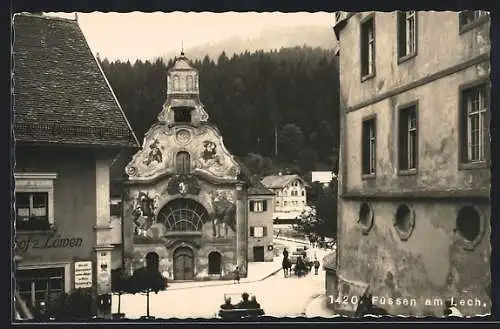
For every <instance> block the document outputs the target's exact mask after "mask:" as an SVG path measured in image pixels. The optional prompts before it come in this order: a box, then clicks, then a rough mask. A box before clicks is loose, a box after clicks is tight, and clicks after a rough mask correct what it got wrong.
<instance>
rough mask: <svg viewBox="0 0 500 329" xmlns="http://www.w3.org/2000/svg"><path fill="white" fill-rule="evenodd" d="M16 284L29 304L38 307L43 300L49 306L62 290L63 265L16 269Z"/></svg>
mask: <svg viewBox="0 0 500 329" xmlns="http://www.w3.org/2000/svg"><path fill="white" fill-rule="evenodd" d="M16 286H17V289H18V291H19V294H20V295H21V297H22V298H23V300H24V301H25V302H26V303H28V304H29V305H30V306H32V307H38V306H39V304H40V302H41V301H44V302H45V303H46V305H47V306H48V307H49V306H50V303H51V302H53V301H54V300H55V299H56V298H57V297H59V296H60V295H61V294H62V293H63V292H64V267H54V268H44V269H36V270H17V271H16Z"/></svg>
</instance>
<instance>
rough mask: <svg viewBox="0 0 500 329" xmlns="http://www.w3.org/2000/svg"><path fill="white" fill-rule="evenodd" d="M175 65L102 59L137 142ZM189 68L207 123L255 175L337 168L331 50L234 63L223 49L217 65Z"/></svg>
mask: <svg viewBox="0 0 500 329" xmlns="http://www.w3.org/2000/svg"><path fill="white" fill-rule="evenodd" d="M172 62H173V60H170V61H169V62H168V63H164V62H163V61H162V60H160V59H159V60H157V61H156V62H149V61H146V62H142V61H137V62H135V63H129V62H119V61H117V62H111V63H110V62H109V61H107V60H106V59H104V60H102V61H101V65H102V67H103V70H104V72H105V74H106V76H107V77H108V79H109V81H110V84H111V85H112V87H113V89H114V91H115V93H116V96H117V98H118V99H119V101H120V103H121V105H122V107H123V109H124V111H125V113H126V115H127V117H128V119H129V120H130V122H131V125H132V127H133V129H134V131H135V132H136V134H137V137H138V139H139V141H141V142H142V139H143V137H144V133H145V132H146V131H147V130H148V129H149V127H150V126H151V125H152V124H153V123H154V122H155V120H156V116H157V115H158V113H159V112H160V111H161V109H162V105H163V102H164V101H165V97H166V72H167V67H169V66H170V65H171V64H172ZM193 65H194V66H195V67H196V68H197V69H198V70H199V72H200V84H199V85H200V97H201V101H202V102H203V104H204V105H205V109H206V111H207V113H208V114H209V116H210V118H209V121H211V122H212V123H214V124H216V125H217V126H218V128H219V129H220V131H221V133H222V135H223V138H224V142H225V144H226V146H227V148H228V149H229V150H230V151H231V152H232V153H233V154H234V155H236V156H238V157H239V158H240V159H243V160H244V161H245V163H246V164H247V165H248V167H249V169H250V170H251V171H252V172H254V173H260V174H268V173H270V172H272V171H275V170H277V168H278V169H280V170H283V169H284V168H288V169H289V170H291V171H295V172H301V173H305V172H307V171H309V170H313V169H315V165H316V163H318V162H320V163H323V166H325V167H327V168H330V169H334V170H336V168H337V164H336V162H337V149H338V127H339V125H338V120H339V119H338V115H339V111H338V110H339V109H338V104H339V100H338V97H339V94H338V90H339V86H338V69H337V65H336V62H335V58H334V56H333V51H331V50H324V49H320V48H314V49H313V48H310V47H295V48H282V49H280V50H274V51H271V52H264V51H256V52H252V53H250V52H245V53H243V54H240V55H234V56H232V57H231V58H228V57H227V56H226V54H225V53H224V52H222V53H221V54H220V56H219V57H218V59H217V60H216V61H213V60H211V59H210V58H209V57H208V56H206V57H205V58H204V59H203V60H202V61H199V60H196V61H194V62H193ZM275 132H277V136H278V138H277V140H278V143H277V144H278V145H277V146H278V147H277V151H278V156H276V154H275V151H276V150H275Z"/></svg>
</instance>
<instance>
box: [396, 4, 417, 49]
mask: <svg viewBox="0 0 500 329" xmlns="http://www.w3.org/2000/svg"><path fill="white" fill-rule="evenodd" d="M397 15H398V59H401V58H404V57H409V56H412V55H415V54H416V51H417V14H416V12H415V11H414V10H412V11H399V12H398V14H397Z"/></svg>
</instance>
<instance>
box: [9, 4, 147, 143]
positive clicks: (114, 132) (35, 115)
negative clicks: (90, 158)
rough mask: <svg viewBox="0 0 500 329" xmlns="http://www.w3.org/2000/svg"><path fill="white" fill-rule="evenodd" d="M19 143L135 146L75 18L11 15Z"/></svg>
mask: <svg viewBox="0 0 500 329" xmlns="http://www.w3.org/2000/svg"><path fill="white" fill-rule="evenodd" d="M13 29H14V45H13V49H14V65H13V70H14V88H13V89H14V134H15V138H16V141H18V142H35V143H44V144H45V143H49V144H70V145H85V146H109V147H139V142H138V141H137V138H136V136H135V134H134V132H133V130H132V128H131V126H130V124H129V122H128V120H127V118H126V117H125V114H124V113H123V111H122V109H121V107H120V104H119V102H118V100H117V99H116V96H115V94H114V93H113V90H112V89H111V86H110V85H109V82H108V81H107V79H106V77H105V75H104V73H103V71H102V69H101V67H100V65H99V63H98V61H97V59H96V58H95V57H94V55H93V53H92V51H91V50H90V48H89V46H88V44H87V41H86V39H85V36H84V35H83V33H82V31H81V29H80V27H79V26H78V23H77V21H76V20H70V19H63V18H56V17H48V16H43V15H34V14H24V13H23V14H15V15H14V26H13Z"/></svg>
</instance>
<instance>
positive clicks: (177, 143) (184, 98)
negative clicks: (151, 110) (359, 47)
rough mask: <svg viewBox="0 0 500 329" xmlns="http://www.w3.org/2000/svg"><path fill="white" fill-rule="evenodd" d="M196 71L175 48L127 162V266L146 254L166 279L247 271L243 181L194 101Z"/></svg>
mask: <svg viewBox="0 0 500 329" xmlns="http://www.w3.org/2000/svg"><path fill="white" fill-rule="evenodd" d="M198 81H199V78H198V71H197V70H196V69H195V68H194V67H193V66H192V65H191V63H190V61H189V60H188V59H187V58H186V57H185V56H184V53H181V56H180V57H178V58H176V60H175V62H174V64H173V66H172V67H171V68H170V69H169V70H168V72H167V98H166V101H165V103H164V105H163V109H162V111H161V112H160V113H159V115H158V117H157V118H158V122H156V123H154V124H153V126H152V127H151V128H150V129H149V131H148V132H147V133H146V135H145V137H144V142H143V147H142V149H141V150H139V151H138V152H137V153H136V154H135V155H134V156H133V158H132V160H131V162H130V163H129V164H128V165H127V166H126V168H125V172H126V174H127V177H128V179H127V181H126V184H125V189H124V192H125V193H124V195H125V197H124V203H123V207H124V209H123V216H124V218H123V219H124V221H123V233H124V234H123V247H124V260H125V261H124V265H125V270H127V271H129V273H131V272H132V271H133V270H134V269H137V268H138V267H142V266H144V265H146V262H152V263H153V264H154V266H157V267H158V269H159V271H160V272H161V273H162V274H163V275H164V276H165V277H167V278H168V279H169V280H176V281H177V280H180V281H181V280H207V279H224V278H230V277H232V275H233V272H234V269H235V267H236V266H238V267H239V271H240V275H241V276H242V277H245V276H246V274H247V258H248V257H247V254H248V232H247V228H248V218H247V216H248V212H247V209H246V206H247V186H246V184H245V182H244V181H243V180H241V178H240V177H241V176H240V172H241V167H240V165H239V163H238V162H237V161H236V159H235V158H234V157H233V156H232V155H231V154H230V153H229V152H228V150H227V149H226V147H225V146H224V143H223V139H222V136H221V135H220V133H219V130H218V129H217V127H216V126H214V125H213V124H211V123H209V122H208V119H209V116H208V114H207V112H206V111H205V109H204V106H203V104H202V103H201V101H200V96H199V86H198Z"/></svg>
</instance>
